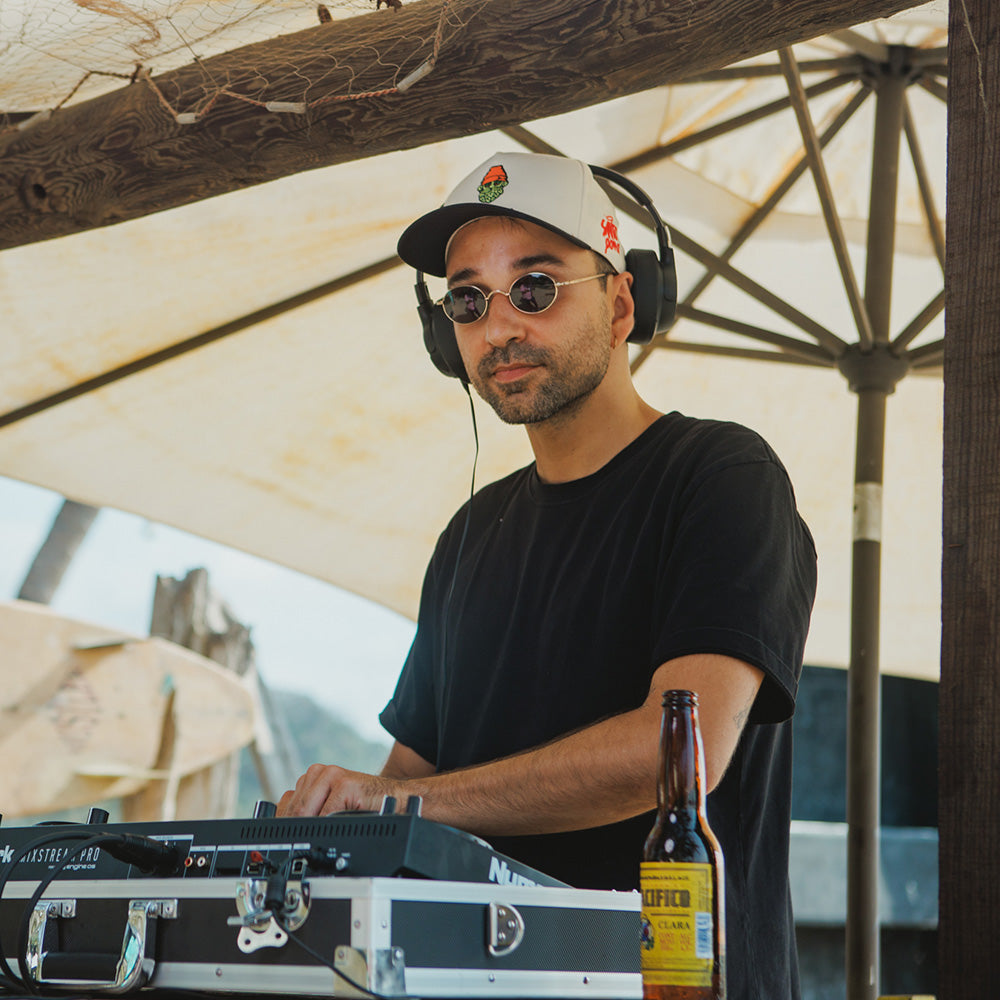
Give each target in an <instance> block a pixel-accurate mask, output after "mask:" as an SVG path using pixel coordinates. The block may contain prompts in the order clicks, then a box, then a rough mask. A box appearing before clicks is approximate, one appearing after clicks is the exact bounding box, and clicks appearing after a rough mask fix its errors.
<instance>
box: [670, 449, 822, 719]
mask: <svg viewBox="0 0 1000 1000" xmlns="http://www.w3.org/2000/svg"><path fill="white" fill-rule="evenodd" d="M664 546H665V553H664V567H665V572H664V573H662V574H661V576H660V579H659V586H658V591H657V593H656V595H655V602H656V610H657V613H656V614H655V615H654V621H656V622H657V626H658V632H657V635H656V636H655V639H654V649H655V653H656V662H657V663H663V662H666V661H667V660H670V659H673V658H675V657H678V656H684V655H688V654H691V653H719V654H722V655H726V656H732V657H735V658H737V659H740V660H743V661H744V662H746V663H749V664H751V665H753V666H755V667H759V668H760V669H761V670H763V671H764V674H765V680H764V683H763V684H762V685H761V689H760V692H759V693H758V696H757V699H756V701H755V703H754V706H753V709H752V711H751V715H750V720H751V721H752V722H780V721H783V720H784V719H787V718H789V717H790V716H791V714H792V711H793V709H794V705H795V694H796V687H797V683H798V677H799V674H800V670H801V664H802V655H803V650H804V647H805V639H806V633H807V631H808V624H809V615H810V612H811V609H812V602H813V598H814V596H815V590H816V553H815V548H814V546H813V541H812V537H811V536H810V534H809V531H808V529H807V528H806V526H805V524H804V522H803V521H802V520H801V518H800V517H799V515H798V513H797V511H796V508H795V497H794V495H793V492H792V487H791V483H790V482H789V480H788V476H787V473H786V472H785V470H784V469H783V468H782V466H781V465H780V463H778V462H777V461H776V460H774V461H770V460H767V459H762V460H750V461H745V462H740V463H736V464H732V465H726V466H724V467H722V468H715V469H711V470H709V471H708V472H706V474H705V475H703V476H702V477H701V478H700V479H698V480H697V481H696V482H693V483H692V484H690V486H689V489H688V493H687V496H686V498H685V502H684V504H683V505H682V510H681V514H680V517H679V520H678V522H677V523H676V524H674V525H671V526H670V527H669V531H668V535H667V537H666V539H665V542H664Z"/></svg>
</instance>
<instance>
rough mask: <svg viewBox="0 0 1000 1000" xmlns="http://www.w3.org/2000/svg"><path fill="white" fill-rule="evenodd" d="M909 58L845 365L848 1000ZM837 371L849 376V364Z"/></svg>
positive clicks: (881, 153)
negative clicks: (852, 420)
mask: <svg viewBox="0 0 1000 1000" xmlns="http://www.w3.org/2000/svg"><path fill="white" fill-rule="evenodd" d="M907 61H908V60H907V51H906V50H905V49H902V48H890V49H889V59H888V62H887V63H886V64H884V65H883V66H881V67H879V69H880V72H879V74H878V78H877V83H876V105H875V135H874V143H873V146H874V152H873V157H872V178H871V203H870V206H869V216H868V252H867V267H866V274H865V308H866V311H867V313H868V317H869V319H870V321H871V329H872V335H873V338H874V345H873V347H872V348H871V349H870V350H861V351H859V352H858V353H857V354H856V355H855V356H854V357H853V359H852V363H851V364H850V365H849V367H852V368H853V369H854V371H853V372H851V375H853V378H851V377H850V376H849V379H850V381H851V388H852V389H853V390H854V391H855V392H857V394H858V429H857V452H856V461H855V481H854V548H853V566H852V590H851V662H850V666H849V668H848V680H847V691H848V697H847V739H848V748H847V922H846V928H845V951H846V980H847V997H848V1000H874V997H875V996H876V993H877V992H878V989H879V920H878V887H879V828H880V819H881V817H880V784H881V774H880V772H881V690H880V676H879V592H880V586H881V558H882V540H881V539H882V479H883V464H884V463H883V459H884V453H885V416H886V398H887V397H888V395H889V394H890V393H891V392H893V391H894V389H895V385H896V382H897V381H898V380H899V379H900V378H901V377H902V376H903V375H904V374H905V372H906V369H907V367H908V366H907V363H906V362H905V361H904V360H902V359H900V358H898V357H896V356H895V355H894V352H893V351H892V349H891V347H890V342H889V333H890V326H889V313H890V305H891V301H892V263H893V254H894V252H895V225H896V193H897V186H898V177H899V149H900V136H901V133H902V129H903V118H904V108H905V92H906V87H907V85H908V83H909V82H910V79H909V76H910V74H909V72H908V70H907V65H906V63H907ZM841 367H842V369H843V370H844V371H845V374H847V373H848V372H847V368H848V365H845V364H843V363H842V364H841Z"/></svg>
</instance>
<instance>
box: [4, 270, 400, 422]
mask: <svg viewBox="0 0 1000 1000" xmlns="http://www.w3.org/2000/svg"><path fill="white" fill-rule="evenodd" d="M401 264H402V261H401V260H400V259H399V257H397V256H395V255H393V256H392V257H387V258H386V259H385V260H380V261H378V262H377V263H375V264H370V265H369V266H368V267H363V268H360V269H359V270H357V271H352V272H351V273H350V274H345V275H342V276H341V277H339V278H335V279H334V280H333V281H328V282H326V283H325V284H322V285H318V286H317V287H316V288H311V289H309V290H308V291H305V292H300V293H299V294H298V295H293V296H291V297H290V298H287V299H283V300H282V301H281V302H276V303H274V304H273V305H270V306H265V307H264V308H263V309H258V310H256V311H255V312H252V313H248V314H247V315H246V316H241V317H240V318H239V319H234V320H230V321H229V322H228V323H223V324H222V326H217V327H215V328H213V329H211V330H206V331H205V332H204V333H199V334H196V335H195V336H194V337H189V338H187V339H186V340H181V341H178V343H176V344H171V345H170V346H169V347H164V348H162V349H161V350H159V351H153V353H152V354H147V355H145V357H142V358H137V359H136V360H135V361H130V362H129V363H128V364H125V365H119V366H118V367H117V368H112V369H111V370H110V371H106V372H103V373H102V374H101V375H95V376H94V377H93V378H88V379H85V380H84V381H83V382H80V383H78V384H77V385H74V386H70V387H69V388H68V389H61V390H60V391H59V392H54V393H52V394H51V395H49V396H45V397H43V398H42V399H37V400H35V401H34V402H33V403H27V404H25V405H24V406H19V407H17V409H14V410H10V411H9V412H8V413H5V414H2V415H0V428H3V427H9V426H10V425H11V424H16V423H18V422H19V421H21V420H25V419H27V418H28V417H33V416H35V415H36V414H38V413H42V412H44V411H45V410H50V409H52V408H53V407H55V406H58V405H60V404H61V403H67V402H69V401H70V400H72V399H77V398H78V397H80V396H85V395H86V394H87V393H89V392H94V391H95V390H97V389H103V388H104V386H106V385H111V384H112V383H114V382H119V381H121V380H122V379H124V378H128V377H129V376H130V375H136V374H138V373H139V372H142V371H145V370H146V369H148V368H153V367H155V366H156V365H159V364H163V363H164V362H165V361H172V360H173V359H174V358H177V357H180V356H181V355H183V354H187V353H189V352H190V351H194V350H197V349H198V348H199V347H205V346H206V345H208V344H212V343H215V342H216V341H218V340H222V339H223V338H224V337H229V336H231V335H232V334H234V333H240V332H241V331H243V330H245V329H247V328H248V327H251V326H256V325H257V324H258V323H262V322H264V321H265V320H268V319H273V318H274V317H275V316H280V315H282V314H283V313H286V312H290V311H291V310H293V309H298V308H299V307H300V306H304V305H308V304H309V303H310V302H315V301H316V300H317V299H321V298H324V297H326V296H327V295H332V294H333V293H334V292H338V291H341V290H342V289H344V288H349V287H350V286H351V285H354V284H356V283H357V282H359V281H364V280H365V279H367V278H373V277H375V276H376V275H379V274H382V273H383V272H385V271H390V270H392V269H393V268H395V267H399V266H400V265H401Z"/></svg>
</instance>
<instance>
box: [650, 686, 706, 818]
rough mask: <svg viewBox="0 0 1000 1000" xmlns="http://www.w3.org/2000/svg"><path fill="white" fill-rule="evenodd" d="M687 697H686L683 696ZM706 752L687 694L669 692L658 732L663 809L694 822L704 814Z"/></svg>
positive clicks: (660, 787)
mask: <svg viewBox="0 0 1000 1000" xmlns="http://www.w3.org/2000/svg"><path fill="white" fill-rule="evenodd" d="M685 695H686V697H685ZM704 773H705V752H704V749H703V748H702V741H701V732H700V730H699V728H698V706H697V703H696V702H695V701H694V700H693V698H691V696H690V695H689V694H687V692H683V693H681V692H671V693H669V695H668V697H666V698H665V699H664V706H663V722H662V725H661V729H660V780H659V783H658V788H657V797H658V799H659V806H660V808H661V811H662V810H664V809H665V810H666V811H667V812H669V813H675V814H677V820H678V821H679V822H683V821H684V820H683V817H684V816H690V817H691V819H692V820H693V819H694V818H696V817H697V816H700V815H704V812H705V791H704V779H703V775H704Z"/></svg>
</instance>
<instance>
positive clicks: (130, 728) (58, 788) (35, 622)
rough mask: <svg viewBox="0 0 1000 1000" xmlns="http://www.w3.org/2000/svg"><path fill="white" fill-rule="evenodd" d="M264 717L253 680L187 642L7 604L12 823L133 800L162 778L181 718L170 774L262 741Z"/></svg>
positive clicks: (1, 668)
mask: <svg viewBox="0 0 1000 1000" xmlns="http://www.w3.org/2000/svg"><path fill="white" fill-rule="evenodd" d="M165 714H169V716H170V720H168V719H166V718H165ZM255 715H256V698H255V695H254V691H253V688H252V686H251V685H250V684H249V683H247V682H245V681H243V680H242V679H241V678H240V677H238V676H237V675H236V674H234V673H233V672H232V671H229V670H225V669H224V668H222V667H220V666H219V665H218V664H216V663H214V662H213V661H212V660H209V659H207V658H205V657H203V656H199V655H198V654H197V653H194V652H192V651H191V650H189V649H185V648H184V647H183V646H178V645H176V644H175V643H172V642H168V641H167V640H165V639H160V638H143V637H140V636H134V635H128V634H122V633H112V632H110V631H109V630H108V629H107V628H104V627H102V626H100V625H96V624H93V623H89V622H82V621H76V620H74V619H71V618H67V617H64V616H62V615H59V614H57V613H55V612H54V611H52V609H51V608H48V607H46V606H44V605H39V604H33V603H31V602H27V601H8V602H0V814H3V815H4V816H8V817H10V816H27V815H34V814H38V813H45V812H51V811H55V810H61V809H72V808H75V807H79V806H88V805H91V804H93V803H95V802H99V801H101V800H103V799H114V798H119V797H122V796H126V795H132V794H134V793H135V792H137V791H139V790H140V789H141V788H143V787H144V786H145V785H146V784H147V783H148V782H149V781H151V780H158V779H160V778H161V777H162V774H161V770H158V762H157V756H158V751H159V749H160V747H161V736H162V734H163V731H164V724H165V723H167V724H170V722H171V721H172V725H173V727H174V729H173V732H172V743H173V746H172V752H171V762H170V773H171V774H173V775H180V776H183V775H185V774H190V773H192V772H194V771H198V770H201V769H202V768H204V767H207V766H209V765H211V764H214V763H216V762H217V761H219V760H222V759H223V758H225V757H226V756H228V755H229V754H230V753H233V752H234V751H236V750H238V749H240V748H241V747H243V746H246V745H247V744H249V743H250V742H251V741H252V740H253V739H254V724H255ZM159 766H160V767H162V764H160V765H159Z"/></svg>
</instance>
